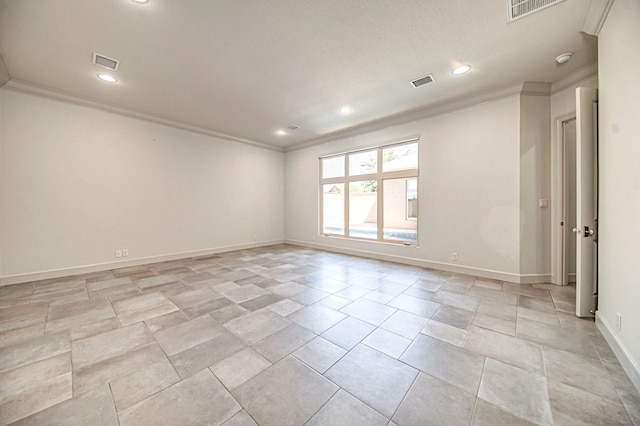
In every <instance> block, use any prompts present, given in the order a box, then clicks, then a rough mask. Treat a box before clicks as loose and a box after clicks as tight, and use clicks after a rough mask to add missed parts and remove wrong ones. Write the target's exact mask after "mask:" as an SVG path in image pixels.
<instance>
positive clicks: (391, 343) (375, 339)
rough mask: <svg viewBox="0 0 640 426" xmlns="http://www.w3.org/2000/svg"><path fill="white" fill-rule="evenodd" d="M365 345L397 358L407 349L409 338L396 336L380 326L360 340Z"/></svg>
mask: <svg viewBox="0 0 640 426" xmlns="http://www.w3.org/2000/svg"><path fill="white" fill-rule="evenodd" d="M362 343H364V344H365V345H367V346H370V347H372V348H373V349H375V350H377V351H380V352H382V353H383V354H387V355H389V356H390V357H391V358H396V359H398V358H399V357H400V355H402V354H403V352H404V351H405V350H406V349H407V347H408V346H409V344H410V343H411V340H409V339H407V338H406V337H402V336H398V335H397V334H395V333H392V332H390V331H387V330H383V329H381V328H378V329H376V330H375V331H374V332H373V333H371V334H370V335H369V336H367V338H366V339H364V340H363V341H362Z"/></svg>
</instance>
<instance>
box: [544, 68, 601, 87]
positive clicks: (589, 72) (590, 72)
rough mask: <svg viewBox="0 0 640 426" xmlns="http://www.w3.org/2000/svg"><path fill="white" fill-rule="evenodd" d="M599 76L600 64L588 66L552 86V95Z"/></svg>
mask: <svg viewBox="0 0 640 426" xmlns="http://www.w3.org/2000/svg"><path fill="white" fill-rule="evenodd" d="M597 76H598V64H597V63H595V62H594V63H592V64H589V65H586V66H584V67H582V68H580V69H578V70H577V71H576V72H574V73H572V74H571V75H570V76H567V77H565V78H563V79H562V80H559V81H557V82H555V83H553V84H552V85H551V94H554V93H557V92H559V91H561V90H564V89H566V88H567V87H571V86H574V85H576V84H578V83H580V82H583V81H585V80H587V79H589V78H592V77H597Z"/></svg>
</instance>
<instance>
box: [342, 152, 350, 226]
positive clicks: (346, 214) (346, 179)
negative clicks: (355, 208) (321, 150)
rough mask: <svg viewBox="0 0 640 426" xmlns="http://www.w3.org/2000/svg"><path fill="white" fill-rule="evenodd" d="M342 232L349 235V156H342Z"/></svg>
mask: <svg viewBox="0 0 640 426" xmlns="http://www.w3.org/2000/svg"><path fill="white" fill-rule="evenodd" d="M344 162H345V164H344V192H343V195H344V233H343V234H342V235H343V236H345V237H348V236H349V198H350V197H349V191H350V188H349V182H350V180H349V156H348V155H345V156H344Z"/></svg>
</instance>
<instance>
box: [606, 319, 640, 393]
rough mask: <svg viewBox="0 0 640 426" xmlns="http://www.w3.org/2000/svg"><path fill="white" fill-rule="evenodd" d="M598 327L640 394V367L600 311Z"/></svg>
mask: <svg viewBox="0 0 640 426" xmlns="http://www.w3.org/2000/svg"><path fill="white" fill-rule="evenodd" d="M596 326H597V327H598V330H600V332H601V333H602V335H603V336H604V338H605V340H606V341H607V343H609V346H610V347H611V349H612V350H613V353H615V354H616V356H617V357H618V361H620V365H622V368H623V369H624V371H625V372H626V373H627V375H628V376H629V379H631V382H632V383H633V385H634V386H635V387H636V389H637V390H638V392H640V365H638V363H637V362H636V361H635V360H634V359H633V358H632V357H631V355H630V354H629V351H628V350H627V348H626V346H625V345H624V343H622V342H621V341H620V339H618V338H617V337H616V334H615V333H613V331H612V330H613V328H612V327H611V325H610V324H608V323H607V321H606V320H605V319H604V317H602V316H601V315H598V311H596Z"/></svg>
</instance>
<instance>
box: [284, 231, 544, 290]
mask: <svg viewBox="0 0 640 426" xmlns="http://www.w3.org/2000/svg"><path fill="white" fill-rule="evenodd" d="M285 243H286V244H292V245H296V246H302V247H310V248H316V249H319V250H326V251H331V252H335V253H342V254H349V255H353V256H360V257H367V258H370V259H377V260H385V261H388V262H395V263H402V264H405V265H412V266H419V267H422V268H431V269H437V270H440V271H445V272H453V273H456V274H464V275H472V276H475V277H480V278H488V279H492V280H499V281H507V282H510V283H516V284H540V283H548V282H551V281H550V280H551V274H524V275H522V274H514V273H511V272H502V271H494V270H491V269H482V268H476V267H472V266H463V265H456V264H452V263H446V262H436V261H431V260H424V259H419V258H415V257H409V256H398V255H393V254H383V253H376V252H372V251H367V250H359V249H351V248H344V247H335V246H330V245H325V244H318V243H309V242H307V241H298V240H285Z"/></svg>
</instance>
